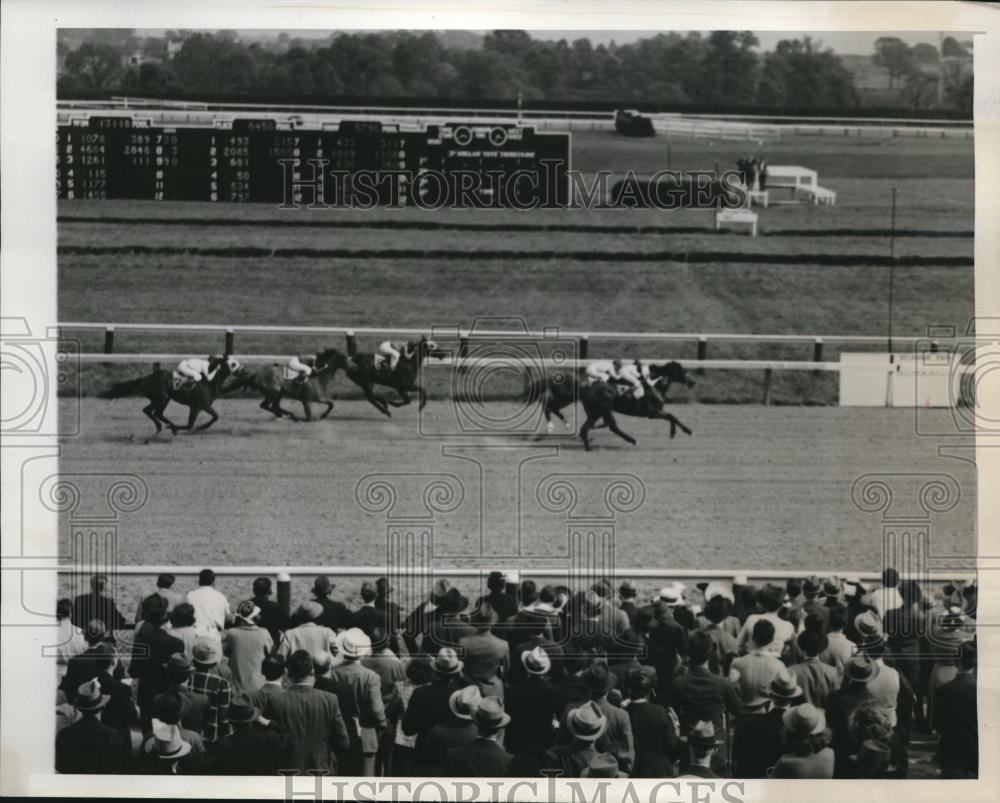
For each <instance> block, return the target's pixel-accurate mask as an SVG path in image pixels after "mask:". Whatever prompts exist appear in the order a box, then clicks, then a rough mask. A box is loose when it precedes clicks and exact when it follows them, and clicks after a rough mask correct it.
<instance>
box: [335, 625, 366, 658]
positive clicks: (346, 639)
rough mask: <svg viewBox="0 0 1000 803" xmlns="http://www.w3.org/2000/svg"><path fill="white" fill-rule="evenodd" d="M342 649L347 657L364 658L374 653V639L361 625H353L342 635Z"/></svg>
mask: <svg viewBox="0 0 1000 803" xmlns="http://www.w3.org/2000/svg"><path fill="white" fill-rule="evenodd" d="M340 650H341V652H342V653H343V654H344V657H345V658H364V657H365V656H366V655H371V653H372V640H371V639H370V638H368V635H367V634H366V633H365V631H364V630H362V629H361V628H360V627H351V628H349V629H348V630H347V631H346V632H345V633H344V634H343V635H341V637H340Z"/></svg>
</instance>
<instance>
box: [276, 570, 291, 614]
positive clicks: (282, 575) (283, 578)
mask: <svg viewBox="0 0 1000 803" xmlns="http://www.w3.org/2000/svg"><path fill="white" fill-rule="evenodd" d="M278 607H279V608H281V612H282V613H283V614H284V615H285V618H286V619H287V618H288V617H289V616H291V614H292V578H291V575H289V574H288V572H278Z"/></svg>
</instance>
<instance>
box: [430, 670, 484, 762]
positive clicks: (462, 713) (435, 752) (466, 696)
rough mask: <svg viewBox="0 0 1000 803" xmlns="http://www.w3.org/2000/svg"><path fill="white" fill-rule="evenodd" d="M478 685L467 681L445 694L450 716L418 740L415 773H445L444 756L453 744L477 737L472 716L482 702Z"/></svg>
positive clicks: (461, 743)
mask: <svg viewBox="0 0 1000 803" xmlns="http://www.w3.org/2000/svg"><path fill="white" fill-rule="evenodd" d="M482 699H483V697H482V695H481V694H480V693H479V687H478V686H476V685H475V684H471V683H470V684H469V685H468V686H465V687H464V688H461V689H457V690H455V691H453V692H452V693H451V697H449V698H448V705H449V707H450V708H451V714H452V717H451V719H450V720H448V721H447V722H443V723H441V724H440V725H435V726H434V727H433V728H431V729H430V731H429V732H428V733H427V736H425V737H424V740H423V742H421V746H420V750H419V751H418V752H417V769H418V771H419V773H418V774H420V775H423V776H425V777H433V776H437V775H444V774H445V773H446V771H447V769H446V767H445V759H446V757H447V755H448V751H449V750H450V749H451V748H452V747H457V746H459V745H465V744H469V743H470V742H471V741H472V740H473V739H475V738H476V726H475V725H474V724H473V722H472V716H473V714H475V713H476V709H477V708H478V707H479V704H480V703H481V702H482Z"/></svg>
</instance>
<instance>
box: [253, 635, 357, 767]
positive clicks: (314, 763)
mask: <svg viewBox="0 0 1000 803" xmlns="http://www.w3.org/2000/svg"><path fill="white" fill-rule="evenodd" d="M286 669H287V672H288V680H289V686H288V688H287V689H286V690H285V691H283V692H281V693H280V694H272V695H269V696H268V697H266V698H265V700H264V708H263V715H264V717H265V718H266V719H272V720H276V721H277V722H279V723H281V724H282V725H284V726H285V727H286V728H288V730H289V731H290V732H291V734H292V746H291V748H290V751H289V757H288V762H287V767H285V769H296V770H299V771H300V772H308V771H309V770H327V771H328V772H330V773H332V774H334V775H336V774H337V769H338V766H339V756H341V755H343V754H344V753H346V751H347V749H348V748H349V747H350V738H349V736H348V733H347V725H346V724H345V723H344V718H343V716H341V713H340V701H339V700H338V699H337V695H336V694H331V693H330V692H326V691H320V690H319V689H317V688H315V687H314V685H313V684H314V681H315V674H314V673H315V670H314V668H313V657H312V656H311V655H310V654H309V653H308V652H306V651H305V650H297V651H295V652H293V653H292V654H291V655H290V656H289V658H288V662H287V665H286Z"/></svg>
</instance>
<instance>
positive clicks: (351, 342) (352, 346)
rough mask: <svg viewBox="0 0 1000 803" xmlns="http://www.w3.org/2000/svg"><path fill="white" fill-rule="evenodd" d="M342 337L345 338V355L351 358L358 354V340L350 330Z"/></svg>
mask: <svg viewBox="0 0 1000 803" xmlns="http://www.w3.org/2000/svg"><path fill="white" fill-rule="evenodd" d="M344 336H345V337H346V338H347V355H348V356H349V357H353V356H354V355H355V354H357V353H358V339H357V338H356V337H355V336H354V332H352V331H351V330H350V329H348V330H347V331H346V332H345V333H344Z"/></svg>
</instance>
